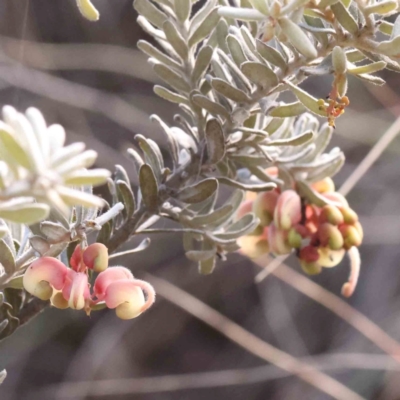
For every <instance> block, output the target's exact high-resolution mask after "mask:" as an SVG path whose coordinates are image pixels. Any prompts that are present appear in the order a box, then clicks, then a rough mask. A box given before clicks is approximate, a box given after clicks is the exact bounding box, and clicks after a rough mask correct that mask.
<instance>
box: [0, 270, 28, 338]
mask: <svg viewBox="0 0 400 400" xmlns="http://www.w3.org/2000/svg"><path fill="white" fill-rule="evenodd" d="M7 287H8V288H12V289H23V288H24V283H23V275H20V276H16V277H14V278H12V279H10V280H9V281H8V282H7ZM0 330H1V328H0ZM0 333H1V332H0Z"/></svg>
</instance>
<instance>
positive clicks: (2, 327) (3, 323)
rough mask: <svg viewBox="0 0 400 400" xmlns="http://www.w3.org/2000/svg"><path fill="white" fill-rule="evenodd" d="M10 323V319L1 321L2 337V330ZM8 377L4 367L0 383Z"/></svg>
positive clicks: (0, 373)
mask: <svg viewBox="0 0 400 400" xmlns="http://www.w3.org/2000/svg"><path fill="white" fill-rule="evenodd" d="M8 323H9V322H8V319H4V320H3V321H1V322H0V337H1V334H2V332H3V331H4V330H5V329H6V328H7V326H8ZM6 377H7V373H6V370H5V369H3V370H2V371H1V372H0V385H1V384H2V383H3V382H4V380H5V379H6Z"/></svg>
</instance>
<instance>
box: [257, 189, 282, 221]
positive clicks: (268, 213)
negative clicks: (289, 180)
mask: <svg viewBox="0 0 400 400" xmlns="http://www.w3.org/2000/svg"><path fill="white" fill-rule="evenodd" d="M278 197H279V193H278V192H277V191H275V190H270V191H268V192H263V193H260V194H259V195H258V196H257V198H256V199H255V200H254V203H253V212H254V214H255V215H256V217H258V218H259V220H260V223H261V225H262V226H264V227H265V226H268V225H269V224H270V223H271V222H272V220H273V217H274V210H275V207H276V203H277V201H278Z"/></svg>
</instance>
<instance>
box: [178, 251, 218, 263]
mask: <svg viewBox="0 0 400 400" xmlns="http://www.w3.org/2000/svg"><path fill="white" fill-rule="evenodd" d="M185 254H186V257H187V258H188V259H189V260H191V261H206V260H208V259H210V257H214V255H215V250H189V251H187V252H186V253H185Z"/></svg>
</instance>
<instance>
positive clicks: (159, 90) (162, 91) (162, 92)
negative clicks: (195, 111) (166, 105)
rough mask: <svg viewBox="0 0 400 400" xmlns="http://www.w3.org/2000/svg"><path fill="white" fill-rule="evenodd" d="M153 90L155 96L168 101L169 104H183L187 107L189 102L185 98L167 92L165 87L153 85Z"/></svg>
mask: <svg viewBox="0 0 400 400" xmlns="http://www.w3.org/2000/svg"><path fill="white" fill-rule="evenodd" d="M153 90H154V93H155V94H156V95H157V96H159V97H161V98H163V99H164V100H168V101H170V102H171V103H177V104H180V103H183V104H187V105H189V101H188V99H187V98H186V97H184V96H181V95H180V94H178V93H175V92H172V91H171V90H168V89H166V88H165V87H162V86H159V85H155V86H154V88H153Z"/></svg>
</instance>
